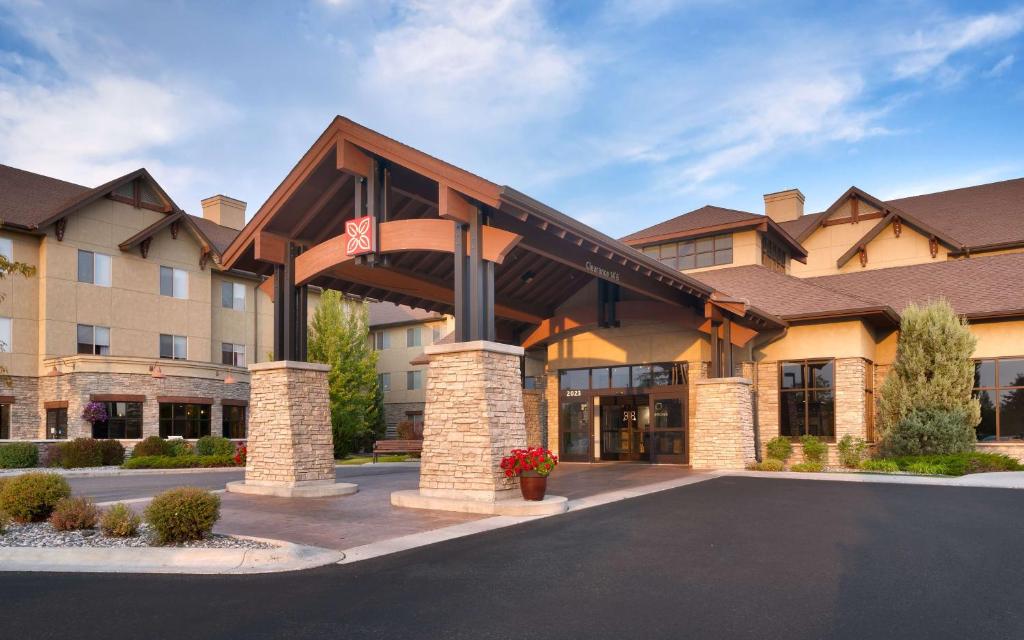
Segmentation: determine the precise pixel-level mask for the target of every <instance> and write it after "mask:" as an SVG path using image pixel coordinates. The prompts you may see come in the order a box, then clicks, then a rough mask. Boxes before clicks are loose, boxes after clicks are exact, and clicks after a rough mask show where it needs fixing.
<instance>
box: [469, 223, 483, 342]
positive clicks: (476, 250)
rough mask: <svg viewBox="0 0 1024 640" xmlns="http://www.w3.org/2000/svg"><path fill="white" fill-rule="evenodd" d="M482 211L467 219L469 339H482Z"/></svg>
mask: <svg viewBox="0 0 1024 640" xmlns="http://www.w3.org/2000/svg"><path fill="white" fill-rule="evenodd" d="M482 218H483V213H482V212H481V211H480V209H479V208H478V209H477V210H476V213H475V214H474V215H473V217H472V218H471V219H470V221H469V318H470V321H469V340H471V341H472V340H483V339H484V334H485V328H484V304H485V303H484V264H483V246H482V245H483V230H482V229H481V227H482V226H483V219H482Z"/></svg>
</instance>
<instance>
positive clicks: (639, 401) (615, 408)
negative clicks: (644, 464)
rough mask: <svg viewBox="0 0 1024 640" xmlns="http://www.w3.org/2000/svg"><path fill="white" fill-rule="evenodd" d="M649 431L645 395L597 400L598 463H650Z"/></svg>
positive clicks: (648, 414)
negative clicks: (598, 419)
mask: <svg viewBox="0 0 1024 640" xmlns="http://www.w3.org/2000/svg"><path fill="white" fill-rule="evenodd" d="M650 428H651V407H650V404H649V402H648V398H647V396H646V395H635V396H602V397H601V459H602V460H650V455H649V451H650V437H651V434H650Z"/></svg>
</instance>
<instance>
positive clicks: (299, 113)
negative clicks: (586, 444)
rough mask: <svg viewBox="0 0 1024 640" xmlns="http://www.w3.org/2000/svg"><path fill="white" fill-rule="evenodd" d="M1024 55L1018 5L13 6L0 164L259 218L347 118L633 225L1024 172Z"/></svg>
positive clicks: (0, 26) (0, 33) (4, 23)
mask: <svg viewBox="0 0 1024 640" xmlns="http://www.w3.org/2000/svg"><path fill="white" fill-rule="evenodd" d="M150 4H151V5H152V6H150ZM851 5H856V6H851ZM1022 49H1024V4H1020V3H1012V2H1011V3H1005V2H1001V3H981V2H972V3H964V4H962V5H957V4H955V3H933V2H899V1H892V0H890V1H886V2H878V3H871V2H863V3H849V2H837V3H827V2H789V3H783V2H730V1H722V2H716V1H714V0H637V1H634V2H627V1H625V0H608V1H606V2H598V1H597V0H594V1H591V2H544V1H542V0H535V1H531V0H500V1H497V2H478V3H472V2H463V1H462V0H412V1H408V2H399V1H392V0H376V1H373V2H359V1H357V0H309V1H306V2H299V1H296V2H292V3H271V2H244V3H243V2H239V3H228V2H186V1H177V2H165V3H138V2H107V3H101V2H95V1H92V2H45V1H20V0H4V1H3V2H2V3H0V162H3V163H7V164H12V165H15V166H18V167H22V168H25V169H29V170H32V171H38V172H40V173H45V174H48V175H53V176H57V177H60V178H64V179H67V180H72V181H75V182H80V183H83V184H86V185H95V184H99V183H102V182H104V181H106V180H108V179H110V178H111V177H114V176H116V175H120V174H122V173H125V172H127V171H130V170H132V169H135V168H137V167H139V166H145V167H147V168H148V169H150V171H151V172H152V173H153V174H154V176H155V177H156V178H157V180H158V181H160V182H161V184H163V185H164V186H165V187H166V188H167V189H168V190H169V191H170V193H171V194H172V197H174V198H175V200H176V201H177V202H178V204H179V205H181V206H182V207H184V208H186V209H187V210H190V211H192V212H198V210H199V200H200V199H201V198H203V197H206V196H208V195H212V194H214V193H224V194H226V195H229V196H232V197H236V198H240V199H243V200H246V201H247V202H248V203H249V213H250V214H251V213H252V212H254V211H255V210H256V208H257V207H258V206H259V205H260V204H262V202H263V201H264V200H265V199H266V197H267V195H268V194H269V193H270V192H271V191H272V190H273V188H274V187H276V186H277V184H278V183H279V182H280V181H281V179H282V178H283V177H284V175H285V174H286V173H287V172H288V170H289V169H290V168H291V167H292V165H293V164H294V163H295V161H296V160H297V159H298V158H299V156H300V155H301V154H302V153H303V152H304V151H305V150H306V149H307V148H308V147H309V145H310V144H311V143H312V142H313V140H314V139H315V138H316V136H317V135H318V134H319V133H320V132H321V131H322V130H323V129H324V127H326V126H327V124H328V123H329V122H330V120H331V118H332V117H333V116H334V115H335V114H343V115H346V116H348V117H350V118H352V119H354V120H357V121H359V122H361V123H363V124H365V125H367V126H370V127H372V128H374V129H377V130H379V131H381V132H383V133H386V134H388V135H391V136H393V137H395V138H398V139H399V140H402V141H403V142H406V143H408V144H411V145H413V146H415V147H418V148H420V149H422V150H424V151H427V152H429V153H432V154H434V155H438V156H440V157H442V158H444V159H446V160H448V161H450V162H453V163H454V164H456V165H459V166H461V167H463V168H466V169H469V170H471V171H473V172H475V173H479V174H480V175H483V176H485V177H487V178H489V179H491V180H493V181H495V182H498V183H500V184H509V185H512V186H514V187H516V188H518V189H520V190H522V191H525V192H526V193H529V194H530V195H532V196H534V197H536V198H539V199H541V200H543V201H544V202H546V203H548V204H550V205H552V206H554V207H556V208H558V209H561V210H562V211H564V212H565V213H568V214H570V215H572V216H574V217H576V218H579V219H581V220H583V221H585V222H587V223H589V224H591V225H593V226H596V227H597V228H599V229H601V230H602V231H605V232H606V233H609V234H611V235H615V236H618V235H624V234H626V233H628V232H630V231H633V230H636V229H638V228H641V227H644V226H648V225H650V224H653V223H655V222H658V221H660V220H663V219H665V218H668V217H672V216H674V215H678V214H679V213H682V212H684V211H688V210H691V209H694V208H696V207H699V206H701V205H703V204H705V203H713V204H718V205H721V206H727V207H733V208H738V209H745V210H749V211H755V212H759V211H761V210H762V207H763V205H762V201H761V196H762V194H764V193H768V192H772V191H778V190H781V189H786V188H791V187H798V188H800V189H801V190H802V191H803V192H804V193H805V194H806V196H807V210H808V211H817V210H820V209H822V208H824V207H826V206H827V205H828V204H830V203H831V202H832V200H834V199H835V198H836V197H838V196H839V195H840V194H841V193H842V191H844V190H845V189H846V188H847V187H849V186H850V185H851V184H856V185H857V186H860V187H861V188H863V189H865V190H867V191H869V192H871V193H873V194H875V195H878V196H880V197H883V198H884V197H895V196H902V195H912V194H915V193H926V192H931V191H937V190H942V189H946V188H953V187H957V186H965V185H970V184H977V183H982V182H991V181H994V180H1001V179H1006V178H1012V177H1021V176H1024V152H1022V149H1024V144H1022V143H1024V69H1022V67H1024V50H1022Z"/></svg>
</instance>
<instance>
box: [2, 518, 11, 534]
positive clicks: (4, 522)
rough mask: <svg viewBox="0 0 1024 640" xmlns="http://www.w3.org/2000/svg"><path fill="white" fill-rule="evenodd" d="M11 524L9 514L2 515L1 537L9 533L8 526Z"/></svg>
mask: <svg viewBox="0 0 1024 640" xmlns="http://www.w3.org/2000/svg"><path fill="white" fill-rule="evenodd" d="M10 523H11V521H10V520H8V518H7V514H5V513H0V536H2V535H4V533H6V532H7V525H9V524H10Z"/></svg>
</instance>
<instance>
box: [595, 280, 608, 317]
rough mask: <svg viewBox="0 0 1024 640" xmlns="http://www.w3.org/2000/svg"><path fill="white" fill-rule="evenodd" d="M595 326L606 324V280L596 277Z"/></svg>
mask: <svg viewBox="0 0 1024 640" xmlns="http://www.w3.org/2000/svg"><path fill="white" fill-rule="evenodd" d="M597 326H599V327H601V328H602V329H603V328H605V327H607V326H608V282H607V281H605V280H602V279H601V278H598V279H597Z"/></svg>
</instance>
